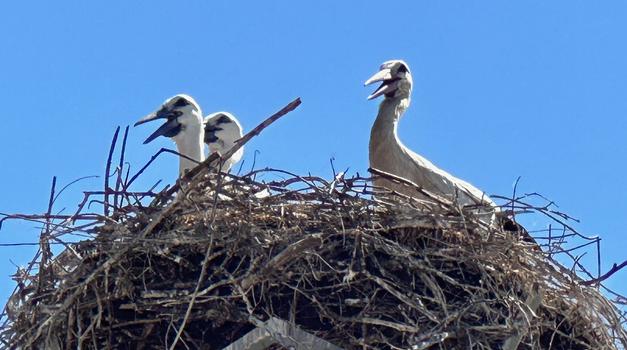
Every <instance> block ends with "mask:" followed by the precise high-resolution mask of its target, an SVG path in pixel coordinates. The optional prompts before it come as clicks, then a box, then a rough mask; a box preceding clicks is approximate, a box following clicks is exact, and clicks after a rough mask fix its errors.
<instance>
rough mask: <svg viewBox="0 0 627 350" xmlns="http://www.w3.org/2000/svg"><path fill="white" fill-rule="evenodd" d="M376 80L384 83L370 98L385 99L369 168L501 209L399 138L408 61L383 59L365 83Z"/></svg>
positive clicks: (466, 202)
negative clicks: (380, 97)
mask: <svg viewBox="0 0 627 350" xmlns="http://www.w3.org/2000/svg"><path fill="white" fill-rule="evenodd" d="M375 82H381V85H380V86H379V87H378V88H377V89H376V90H375V91H374V92H373V93H372V94H371V95H370V96H368V99H369V100H371V99H374V98H376V97H379V96H382V95H383V96H385V98H384V99H383V101H382V102H381V105H380V106H379V114H378V115H377V119H376V120H375V122H374V125H373V126H372V130H371V132H370V145H369V153H370V167H371V168H375V169H379V170H383V171H385V172H388V173H391V174H393V175H396V176H399V177H402V178H405V179H407V180H409V181H411V182H413V183H415V184H417V185H419V186H422V187H423V188H424V189H425V190H427V191H429V192H431V193H435V194H437V195H440V196H444V197H446V198H447V199H449V200H451V201H453V202H454V203H456V204H457V205H460V206H475V207H476V206H480V207H488V208H489V210H490V211H496V210H498V207H497V205H496V204H495V203H494V202H493V201H492V200H491V199H490V198H489V197H488V196H487V195H486V194H485V193H484V192H483V191H481V190H479V189H478V188H476V187H475V186H473V185H471V184H469V183H468V182H466V181H463V180H460V179H458V178H456V177H454V176H453V175H451V174H449V173H447V172H446V171H444V170H442V169H440V168H438V167H437V166H435V165H434V164H433V163H431V162H430V161H429V160H428V159H426V158H425V157H422V156H420V155H419V154H416V153H414V152H413V151H412V150H410V149H409V148H407V147H405V145H403V143H402V142H401V140H400V139H399V138H398V132H397V129H398V122H399V120H400V118H401V116H402V115H403V114H404V113H405V110H406V109H407V107H409V102H410V97H411V89H412V77H411V74H410V72H409V67H408V66H407V63H405V62H403V61H401V60H391V61H387V62H384V63H383V64H382V65H381V67H380V69H379V72H377V73H376V74H375V75H373V76H372V77H371V78H370V79H368V80H367V81H366V83H365V85H370V84H372V83H375ZM374 184H375V185H376V186H381V187H385V188H388V189H391V190H395V191H397V192H399V193H403V194H406V195H409V196H412V197H415V198H420V199H425V198H424V196H422V195H421V194H420V193H418V192H417V191H415V190H413V189H411V188H409V187H406V186H402V185H400V184H396V183H394V182H392V181H390V180H387V179H385V178H376V179H375V180H374ZM490 221H492V220H490Z"/></svg>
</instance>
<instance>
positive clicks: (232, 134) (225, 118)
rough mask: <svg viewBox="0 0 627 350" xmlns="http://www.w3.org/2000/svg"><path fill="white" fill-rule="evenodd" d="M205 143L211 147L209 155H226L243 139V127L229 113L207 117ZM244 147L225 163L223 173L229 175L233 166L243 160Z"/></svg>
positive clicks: (217, 113) (213, 114) (219, 113)
mask: <svg viewBox="0 0 627 350" xmlns="http://www.w3.org/2000/svg"><path fill="white" fill-rule="evenodd" d="M204 130H205V137H204V139H205V143H206V144H207V146H209V154H210V155H211V154H212V153H214V152H218V153H219V154H220V155H224V154H225V153H226V152H228V151H229V150H230V149H231V148H232V147H233V146H235V143H236V141H237V140H239V139H241V138H242V126H241V125H240V123H239V121H238V120H237V118H235V116H233V115H232V114H231V113H229V112H216V113H212V114H209V115H208V116H206V117H205V127H204ZM243 154H244V147H241V148H240V149H239V150H237V152H235V153H234V154H233V155H232V156H231V158H229V159H227V160H225V161H224V164H223V165H222V171H223V172H225V173H228V172H229V170H230V169H231V167H232V166H233V164H235V163H237V162H239V161H240V159H242V155H243Z"/></svg>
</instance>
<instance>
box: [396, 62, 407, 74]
mask: <svg viewBox="0 0 627 350" xmlns="http://www.w3.org/2000/svg"><path fill="white" fill-rule="evenodd" d="M397 73H407V67H405V65H404V64H401V66H400V67H398V71H397Z"/></svg>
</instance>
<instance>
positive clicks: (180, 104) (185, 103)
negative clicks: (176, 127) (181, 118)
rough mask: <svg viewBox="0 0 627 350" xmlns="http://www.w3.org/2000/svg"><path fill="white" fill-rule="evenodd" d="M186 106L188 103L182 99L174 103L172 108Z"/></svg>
mask: <svg viewBox="0 0 627 350" xmlns="http://www.w3.org/2000/svg"><path fill="white" fill-rule="evenodd" d="M187 105H189V102H188V101H187V100H186V99H184V98H179V99H178V100H176V102H174V107H185V106H187Z"/></svg>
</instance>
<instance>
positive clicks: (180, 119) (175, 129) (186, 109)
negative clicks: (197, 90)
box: [135, 94, 202, 144]
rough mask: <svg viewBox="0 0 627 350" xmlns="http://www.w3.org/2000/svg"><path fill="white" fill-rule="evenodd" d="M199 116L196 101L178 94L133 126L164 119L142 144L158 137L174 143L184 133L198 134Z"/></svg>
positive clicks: (200, 121) (200, 119)
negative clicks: (171, 140) (167, 138)
mask: <svg viewBox="0 0 627 350" xmlns="http://www.w3.org/2000/svg"><path fill="white" fill-rule="evenodd" d="M201 115H202V114H201V111H200V107H199V106H198V104H197V103H196V101H194V99H193V98H192V97H191V96H188V95H184V94H180V95H176V96H174V97H171V98H169V99H167V100H166V101H165V102H164V103H163V105H162V106H161V107H160V108H159V109H158V110H156V111H155V112H152V113H150V114H149V115H147V116H145V117H144V118H142V119H140V120H139V121H138V122H137V123H135V126H137V125H140V124H144V123H147V122H149V121H153V120H156V119H165V122H164V123H163V125H161V126H160V127H159V128H158V129H157V130H155V132H153V133H152V134H151V135H150V136H148V138H147V139H146V141H144V144H146V143H148V142H150V141H152V140H154V139H156V138H157V137H159V136H166V137H171V138H172V139H174V141H178V139H179V138H182V137H184V135H185V134H186V132H194V133H198V132H200V130H199V129H201V126H202V117H201Z"/></svg>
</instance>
